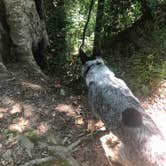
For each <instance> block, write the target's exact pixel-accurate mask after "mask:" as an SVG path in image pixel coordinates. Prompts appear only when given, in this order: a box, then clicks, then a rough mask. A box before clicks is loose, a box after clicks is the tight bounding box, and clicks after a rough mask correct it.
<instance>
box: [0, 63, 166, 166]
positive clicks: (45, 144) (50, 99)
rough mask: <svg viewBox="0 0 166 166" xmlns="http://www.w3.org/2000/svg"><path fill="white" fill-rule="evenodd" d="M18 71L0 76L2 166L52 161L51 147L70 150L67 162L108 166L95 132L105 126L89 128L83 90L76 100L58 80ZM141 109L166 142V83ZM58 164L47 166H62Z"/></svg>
mask: <svg viewBox="0 0 166 166" xmlns="http://www.w3.org/2000/svg"><path fill="white" fill-rule="evenodd" d="M18 66H19V64H17V65H13V66H12V67H10V70H12V73H13V74H12V75H5V76H4V75H0V166H8V165H9V166H17V165H26V163H27V162H30V161H31V160H35V159H42V158H44V159H45V158H47V157H51V156H55V155H54V154H53V150H51V147H55V148H54V149H56V148H57V147H61V149H62V147H64V148H67V150H69V149H70V150H69V154H68V155H67V156H70V155H71V158H70V157H69V158H70V161H71V160H73V161H74V159H76V160H77V161H78V162H79V164H80V165H83V166H108V165H109V163H108V161H107V159H106V156H105V153H104V151H103V148H102V145H101V142H100V137H101V136H102V135H104V132H98V133H96V132H95V131H96V130H97V129H99V128H101V127H102V125H103V124H102V123H101V122H100V121H99V122H97V121H96V125H95V128H94V127H91V122H92V119H93V115H92V114H91V112H90V110H89V109H88V104H87V99H86V91H85V88H84V87H82V88H80V89H83V90H82V92H79V95H76V93H74V92H73V90H74V89H75V87H72V88H68V87H65V86H63V85H62V84H61V82H60V81H58V78H57V79H56V80H49V79H48V78H45V77H44V76H43V75H42V74H40V73H35V72H33V71H31V70H30V69H26V68H23V67H22V68H20V66H19V69H18ZM142 105H143V107H144V108H145V109H146V111H147V112H148V113H149V114H150V115H151V116H152V118H153V119H154V120H155V121H156V123H157V124H158V126H159V127H160V129H161V131H162V132H163V133H164V134H165V136H166V127H165V128H164V123H165V122H164V120H166V113H165V112H166V80H163V81H162V82H161V83H160V85H159V86H158V88H156V90H155V92H154V93H153V95H152V96H151V97H148V98H146V100H143V101H142ZM71 149H72V150H71ZM61 152H62V151H61ZM57 160H58V159H56V161H54V162H50V163H49V164H47V165H49V166H61V165H65V163H60V164H58V163H59V161H57ZM31 165H33V164H31ZM39 165H43V166H44V165H46V164H44V163H42V164H39ZM71 165H72V164H71ZM73 165H76V164H73Z"/></svg>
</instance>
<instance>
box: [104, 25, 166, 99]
mask: <svg viewBox="0 0 166 166" xmlns="http://www.w3.org/2000/svg"><path fill="white" fill-rule="evenodd" d="M140 31H141V30H140ZM140 33H141V32H139V34H140ZM134 40H135V41H134V42H132V43H131V42H129V43H127V46H126V44H125V43H121V45H120V46H121V47H124V48H121V49H116V50H115V49H114V50H110V51H108V50H107V51H106V56H105V58H106V60H107V63H108V65H109V66H110V68H111V69H112V70H113V71H114V72H115V73H116V75H117V76H118V77H120V78H122V79H124V80H125V81H126V82H127V84H128V85H129V87H130V88H131V89H132V90H133V91H134V92H135V94H136V95H137V96H141V97H143V96H144V97H146V96H148V95H150V94H152V93H153V90H154V89H155V87H157V85H158V84H159V83H160V81H161V80H162V79H165V78H166V58H165V52H166V27H165V26H164V27H162V28H159V27H155V28H154V30H153V31H152V32H150V33H147V34H145V33H144V34H142V35H141V36H137V37H136V39H134Z"/></svg>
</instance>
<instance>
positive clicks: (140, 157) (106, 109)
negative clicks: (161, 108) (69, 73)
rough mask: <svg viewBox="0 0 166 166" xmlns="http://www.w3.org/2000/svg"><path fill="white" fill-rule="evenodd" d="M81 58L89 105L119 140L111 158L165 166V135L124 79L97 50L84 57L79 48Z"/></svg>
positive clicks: (131, 165)
mask: <svg viewBox="0 0 166 166" xmlns="http://www.w3.org/2000/svg"><path fill="white" fill-rule="evenodd" d="M80 58H81V61H82V63H83V67H82V75H83V77H84V79H85V81H86V85H87V87H88V101H89V103H90V106H91V108H92V110H93V112H94V113H95V114H97V115H98V116H99V117H100V118H101V120H102V121H103V122H104V124H105V126H106V127H107V129H111V131H112V132H113V133H114V134H115V135H116V136H117V137H118V138H119V139H120V140H121V142H122V143H121V144H120V145H119V146H118V149H117V148H116V151H115V152H114V153H112V154H111V156H109V158H110V160H111V161H112V162H116V163H119V164H121V165H125V166H166V143H165V140H164V137H163V135H162V134H161V132H160V130H159V129H158V128H157V126H156V125H155V123H154V122H153V120H152V119H151V118H150V117H149V116H148V115H147V114H146V113H145V112H144V110H143V108H142V107H141V106H140V103H139V101H138V99H137V98H136V97H135V96H134V95H133V93H132V92H131V90H130V89H129V88H128V86H127V85H126V84H125V82H124V81H123V80H121V79H119V78H117V77H116V76H115V75H114V73H113V72H112V71H111V70H110V69H109V68H108V67H107V66H106V65H105V64H104V62H103V60H102V58H101V57H99V53H98V54H97V56H96V55H93V56H91V57H87V55H86V54H85V53H84V52H83V51H82V50H80Z"/></svg>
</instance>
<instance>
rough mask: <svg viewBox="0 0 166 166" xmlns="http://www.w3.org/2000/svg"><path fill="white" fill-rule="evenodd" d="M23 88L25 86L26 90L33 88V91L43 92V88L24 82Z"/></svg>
mask: <svg viewBox="0 0 166 166" xmlns="http://www.w3.org/2000/svg"><path fill="white" fill-rule="evenodd" d="M22 86H25V87H26V88H31V89H32V90H42V87H41V86H40V85H37V84H33V83H30V82H22Z"/></svg>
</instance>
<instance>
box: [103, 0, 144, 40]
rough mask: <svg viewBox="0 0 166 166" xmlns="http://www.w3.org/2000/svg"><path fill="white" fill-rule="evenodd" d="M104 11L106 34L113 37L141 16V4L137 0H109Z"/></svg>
mask: <svg viewBox="0 0 166 166" xmlns="http://www.w3.org/2000/svg"><path fill="white" fill-rule="evenodd" d="M105 6H106V7H105V8H106V9H105V13H104V32H103V33H104V36H105V37H109V38H110V37H111V36H112V35H115V34H117V33H118V32H120V31H123V30H124V29H126V28H128V27H129V26H131V25H132V24H133V23H134V22H135V21H136V20H138V18H140V16H141V15H142V13H141V4H140V2H139V1H137V0H133V1H124V0H120V1H114V0H108V1H106V5H105Z"/></svg>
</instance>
